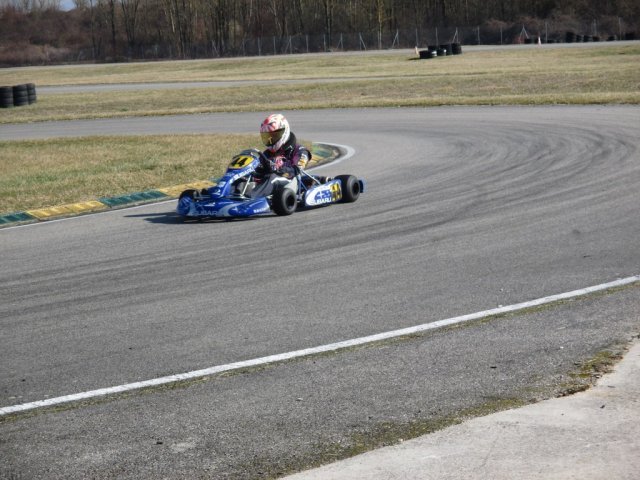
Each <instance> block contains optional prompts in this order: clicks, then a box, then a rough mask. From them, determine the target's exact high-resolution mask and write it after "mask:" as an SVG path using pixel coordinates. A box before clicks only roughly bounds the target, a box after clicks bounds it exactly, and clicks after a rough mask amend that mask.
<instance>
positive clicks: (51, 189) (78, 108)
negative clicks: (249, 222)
mask: <svg viewBox="0 0 640 480" xmlns="http://www.w3.org/2000/svg"><path fill="white" fill-rule="evenodd" d="M292 79H294V80H304V83H294V84H275V85H274V84H270V85H243V86H229V87H214V86H211V87H205V88H185V89H159V88H155V89H154V88H153V85H152V84H153V83H157V82H195V81H199V82H201V81H230V80H270V81H277V80H292ZM323 79H331V80H332V81H331V82H325V81H323ZM29 82H32V83H35V84H36V86H40V87H42V86H56V85H86V84H111V83H150V84H151V85H149V88H148V89H145V90H135V91H117V92H113V91H112V92H100V93H64V94H63V93H59V94H53V93H47V94H42V93H40V92H39V93H38V101H37V102H36V103H34V104H32V105H29V106H24V107H16V108H10V109H3V110H2V111H1V112H2V116H1V117H0V128H1V124H7V123H23V122H38V121H49V120H67V119H87V118H103V117H124V116H141V115H168V114H181V113H182V114H192V113H204V112H219V111H258V110H259V111H263V110H265V109H269V110H293V109H309V108H314V109H320V108H334V107H352V108H358V107H374V106H435V105H543V104H639V103H640V44H638V43H633V44H625V45H616V44H602V45H594V46H589V48H549V49H547V48H544V47H542V48H525V49H518V48H508V49H504V50H487V51H474V52H473V53H464V54H463V55H457V56H452V57H446V58H439V59H431V60H418V59H416V57H415V55H413V54H408V53H407V51H403V52H398V51H395V52H394V51H390V52H376V53H369V54H367V53H364V54H360V55H358V54H349V55H341V54H336V55H330V54H329V55H300V56H291V57H288V56H281V57H253V58H234V59H216V60H199V61H175V62H154V63H132V64H115V65H83V66H61V67H60V66H59V67H28V68H22V69H20V68H11V69H4V70H0V85H16V84H21V83H29ZM311 140H313V139H311ZM258 143H259V138H258V135H257V133H256V136H255V137H251V136H249V137H247V136H244V137H242V136H238V137H232V138H231V139H230V137H229V136H216V135H201V136H197V137H194V136H161V137H158V136H154V137H127V138H78V139H59V140H47V141H29V142H22V141H8V142H0V214H3V213H9V212H14V211H21V210H25V209H28V208H38V207H45V206H51V205H57V204H61V203H69V202H74V201H84V200H90V199H94V198H96V197H98V196H100V195H104V196H108V195H117V194H121V193H128V192H131V191H140V190H144V189H147V188H158V187H162V186H167V185H175V184H180V183H185V182H188V181H193V180H201V179H207V178H209V177H211V176H215V175H218V174H219V173H220V172H221V171H222V169H223V168H224V165H225V164H226V163H227V161H228V159H229V158H230V156H231V155H232V154H233V153H234V152H235V151H237V150H239V149H241V148H244V147H249V146H257V145H258ZM25 192H27V193H26V194H25Z"/></svg>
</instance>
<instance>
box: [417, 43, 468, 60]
mask: <svg viewBox="0 0 640 480" xmlns="http://www.w3.org/2000/svg"><path fill="white" fill-rule="evenodd" d="M418 53H419V55H420V58H422V59H425V58H437V57H445V56H447V55H460V54H461V53H462V45H460V44H459V43H447V44H444V45H429V46H428V47H427V49H426V50H420V51H419V52H418Z"/></svg>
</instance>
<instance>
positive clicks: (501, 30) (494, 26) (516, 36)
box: [60, 19, 636, 62]
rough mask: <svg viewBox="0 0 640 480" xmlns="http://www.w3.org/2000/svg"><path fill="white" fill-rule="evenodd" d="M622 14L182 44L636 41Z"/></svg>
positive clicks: (211, 52) (145, 50) (132, 54)
mask: <svg viewBox="0 0 640 480" xmlns="http://www.w3.org/2000/svg"><path fill="white" fill-rule="evenodd" d="M625 25H626V24H625V23H624V22H623V21H622V20H621V19H617V21H616V19H613V20H610V21H607V22H603V23H600V24H598V23H596V22H592V23H586V24H582V23H577V22H573V23H571V24H567V22H554V21H549V20H547V21H545V20H539V21H538V20H531V21H530V22H528V23H523V24H506V23H502V22H497V21H496V22H493V23H489V24H485V25H482V26H477V27H439V28H436V27H434V28H430V29H417V28H416V29H414V30H396V31H395V32H383V33H378V32H361V33H335V34H332V35H328V34H321V35H291V36H270V37H256V38H242V37H237V38H231V39H230V40H229V41H228V42H227V43H223V44H221V43H216V42H213V41H211V42H208V43H197V44H193V45H190V46H187V47H186V48H184V50H185V51H186V52H187V54H186V55H184V54H183V56H186V57H187V58H218V57H237V56H269V55H283V54H299V53H317V52H342V51H358V50H360V51H364V50H388V49H407V48H409V49H413V48H415V47H418V48H426V47H427V46H432V45H443V44H451V43H454V44H461V45H510V44H526V43H565V42H568V43H571V42H598V41H614V40H634V39H635V38H636V34H635V33H634V32H630V31H628V29H627V28H626V26H625ZM122 50H123V51H122V53H121V54H120V56H119V58H117V59H109V58H107V59H106V60H123V61H126V60H133V59H143V60H153V59H171V58H177V57H178V56H179V54H178V51H177V49H176V48H175V47H174V46H173V45H171V44H168V43H155V44H153V45H139V46H137V47H135V48H130V47H129V48H126V47H125V48H123V49H122ZM67 57H68V58H65V59H60V60H62V61H76V62H77V61H92V60H103V59H102V58H98V57H100V55H99V54H98V55H96V54H95V52H93V51H91V50H88V49H86V50H81V51H77V52H68V55H67Z"/></svg>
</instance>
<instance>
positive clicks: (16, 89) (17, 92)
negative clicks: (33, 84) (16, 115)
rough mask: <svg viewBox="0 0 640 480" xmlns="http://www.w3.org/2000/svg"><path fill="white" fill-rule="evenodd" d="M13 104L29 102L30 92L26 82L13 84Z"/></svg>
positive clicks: (18, 104) (20, 104)
mask: <svg viewBox="0 0 640 480" xmlns="http://www.w3.org/2000/svg"><path fill="white" fill-rule="evenodd" d="M13 104H14V105H15V106H16V107H22V106H23V105H28V104H29V92H28V90H27V86H26V85H25V84H23V85H14V86H13Z"/></svg>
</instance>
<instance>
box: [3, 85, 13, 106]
mask: <svg viewBox="0 0 640 480" xmlns="http://www.w3.org/2000/svg"><path fill="white" fill-rule="evenodd" d="M10 107H13V88H12V87H0V108H10Z"/></svg>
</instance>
